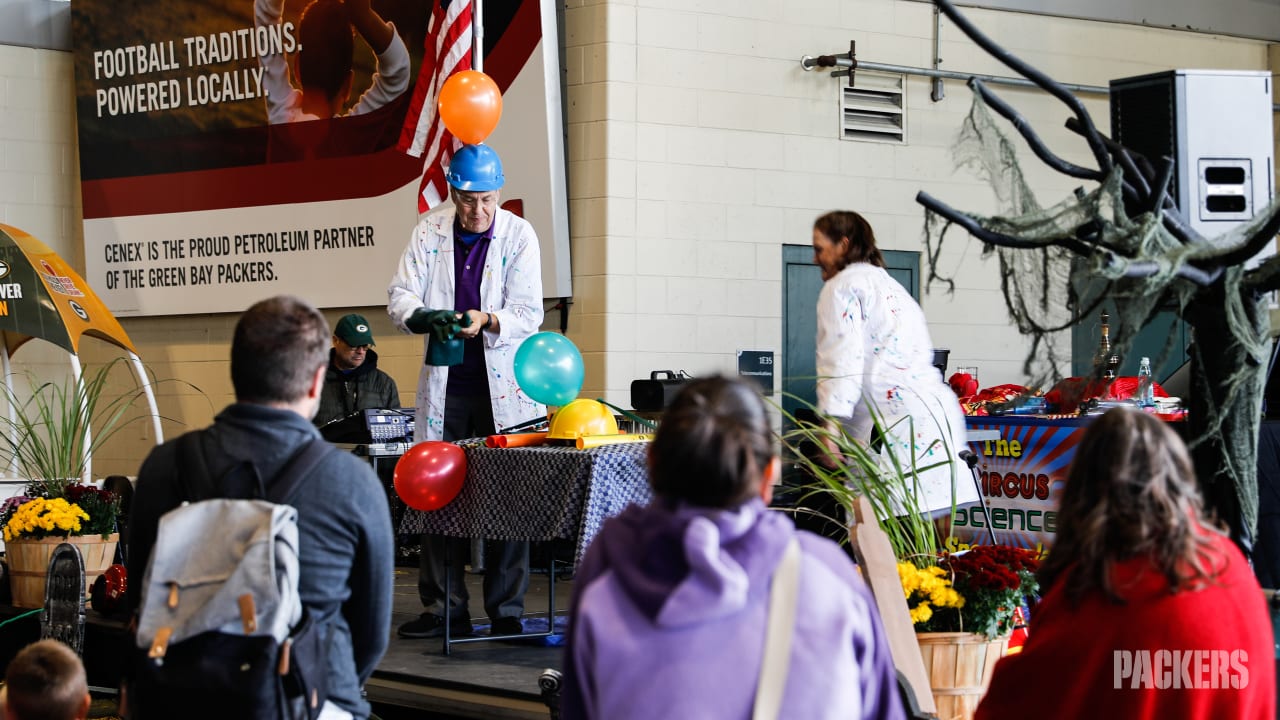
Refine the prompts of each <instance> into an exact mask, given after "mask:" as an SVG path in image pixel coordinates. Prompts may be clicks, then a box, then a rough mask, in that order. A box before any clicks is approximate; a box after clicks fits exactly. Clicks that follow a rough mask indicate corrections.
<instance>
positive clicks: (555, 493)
mask: <svg viewBox="0 0 1280 720" xmlns="http://www.w3.org/2000/svg"><path fill="white" fill-rule="evenodd" d="M459 445H461V446H462V448H463V449H464V450H465V451H466V454H467V481H466V482H465V483H464V484H463V486H462V490H461V491H460V492H459V493H458V496H457V497H456V498H454V499H453V502H451V503H449V504H448V505H446V506H445V507H443V508H440V509H439V510H431V511H427V512H423V511H420V510H412V509H410V510H406V511H405V515H404V520H403V521H402V522H401V524H400V532H401V533H422V532H431V533H437V534H440V535H448V536H451V537H479V538H492V539H496V540H553V539H557V538H563V539H574V540H576V543H575V549H574V562H579V561H581V560H582V555H583V553H584V552H586V549H587V546H588V545H590V544H591V539H592V538H594V537H595V535H596V533H597V532H599V531H600V526H601V525H602V524H603V523H604V521H605V518H608V517H611V516H613V515H617V514H618V513H620V512H622V511H623V509H624V508H626V507H627V506H628V505H630V504H632V503H636V504H640V505H644V504H647V503H648V502H649V499H650V497H651V496H650V492H649V481H648V478H647V476H646V474H645V455H646V453H647V452H648V449H649V444H648V443H624V444H619V445H604V446H601V447H598V448H594V449H591V450H578V449H576V448H571V447H551V446H540V447H523V448H487V447H485V446H484V445H483V444H481V443H478V442H475V441H463V442H461V443H459Z"/></svg>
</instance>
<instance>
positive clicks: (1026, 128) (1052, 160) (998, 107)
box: [969, 77, 1105, 181]
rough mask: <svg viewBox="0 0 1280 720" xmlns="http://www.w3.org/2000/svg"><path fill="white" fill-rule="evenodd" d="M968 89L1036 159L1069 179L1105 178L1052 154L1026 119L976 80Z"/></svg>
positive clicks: (1098, 173)
mask: <svg viewBox="0 0 1280 720" xmlns="http://www.w3.org/2000/svg"><path fill="white" fill-rule="evenodd" d="M969 88H970V89H972V90H973V91H974V92H975V93H977V94H978V96H979V97H981V98H982V100H983V101H984V102H986V104H987V105H988V106H990V107H991V109H992V110H995V111H996V112H997V113H999V114H1000V115H1001V116H1002V117H1004V118H1005V119H1006V120H1008V121H1009V122H1010V123H1011V124H1012V125H1013V127H1014V128H1015V129H1017V131H1018V134H1019V135H1021V136H1022V137H1023V139H1024V140H1026V141H1027V145H1029V146H1030V147H1031V152H1033V153H1035V154H1036V157H1038V158H1040V159H1041V160H1043V161H1044V163H1045V164H1046V165H1048V166H1049V167H1051V168H1053V169H1054V170H1057V171H1058V172H1060V173H1062V174H1064V175H1070V176H1071V177H1076V178H1082V179H1084V180H1097V181H1101V180H1102V179H1103V177H1105V176H1104V175H1103V173H1101V172H1099V171H1097V170H1091V169H1089V168H1085V167H1080V166H1079V165H1076V164H1074V163H1071V162H1067V161H1066V160H1063V159H1062V158H1060V157H1058V156H1057V155H1055V154H1053V151H1052V150H1050V149H1049V147H1048V146H1047V145H1045V144H1044V141H1043V140H1041V139H1040V136H1039V135H1037V134H1036V132H1035V130H1032V129H1031V123H1029V122H1027V119H1026V118H1025V117H1023V116H1022V114H1020V113H1019V112H1018V111H1017V110H1014V109H1013V107H1012V106H1010V105H1009V104H1008V103H1006V102H1005V101H1004V100H1002V99H1001V98H1000V96H999V95H996V94H995V93H994V92H992V91H991V90H990V89H988V88H987V86H986V85H985V84H983V82H982V81H981V80H979V79H978V78H976V77H971V78H969Z"/></svg>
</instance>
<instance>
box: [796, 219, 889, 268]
mask: <svg viewBox="0 0 1280 720" xmlns="http://www.w3.org/2000/svg"><path fill="white" fill-rule="evenodd" d="M813 229H814V230H817V231H818V232H820V233H822V234H823V235H826V236H827V239H828V240H830V241H831V242H833V243H838V242H840V238H848V239H849V249H848V250H846V251H845V253H844V258H843V260H842V261H841V263H840V269H841V270H843V269H845V268H847V267H849V266H850V265H852V264H854V263H860V262H864V263H870V264H872V265H875V266H876V267H884V256H883V255H881V254H880V248H878V247H876V233H875V231H874V230H872V229H871V223H869V222H867V219H866V218H864V217H862V216H861V215H859V214H858V213H856V212H853V211H852V210H833V211H831V212H829V213H827V214H826V215H823V216H822V217H820V218H818V219H817V220H814V221H813Z"/></svg>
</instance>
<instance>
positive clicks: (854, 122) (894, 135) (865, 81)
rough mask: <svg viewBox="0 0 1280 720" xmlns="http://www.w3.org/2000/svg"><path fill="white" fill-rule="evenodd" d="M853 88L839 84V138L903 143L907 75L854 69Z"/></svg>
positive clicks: (905, 127) (846, 84) (905, 121)
mask: <svg viewBox="0 0 1280 720" xmlns="http://www.w3.org/2000/svg"><path fill="white" fill-rule="evenodd" d="M853 79H854V82H853V87H849V85H848V83H846V82H841V83H840V86H839V87H840V137H841V138H842V139H844V140H881V141H887V142H898V143H900V142H904V141H905V139H906V136H907V102H906V93H907V76H906V75H894V74H889V73H878V72H869V71H866V70H858V71H857V72H856V73H854V76H853Z"/></svg>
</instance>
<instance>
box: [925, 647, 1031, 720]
mask: <svg viewBox="0 0 1280 720" xmlns="http://www.w3.org/2000/svg"><path fill="white" fill-rule="evenodd" d="M916 641H917V642H919V643H920V655H921V656H922V657H923V658H924V669H925V673H927V674H928V675H929V684H930V685H931V686H932V690H933V700H934V702H935V703H936V704H937V706H938V717H939V718H940V720H970V719H971V718H972V717H973V713H974V711H975V710H977V709H978V701H980V700H982V695H983V694H984V693H985V692H986V691H987V686H988V685H989V684H990V683H991V673H992V672H994V671H995V667H996V661H997V660H999V659H1000V658H1001V656H1003V655H1004V651H1005V648H1006V647H1008V645H1009V637H1008V636H1007V635H1006V636H1004V637H998V638H995V639H994V640H988V639H987V637H986V636H985V635H979V634H977V633H961V632H936V633H916Z"/></svg>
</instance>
